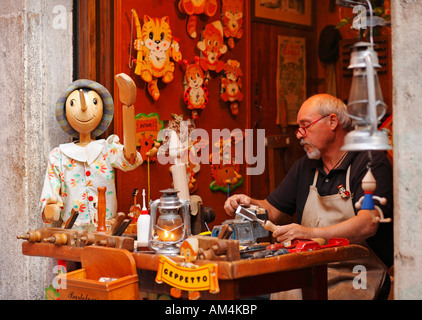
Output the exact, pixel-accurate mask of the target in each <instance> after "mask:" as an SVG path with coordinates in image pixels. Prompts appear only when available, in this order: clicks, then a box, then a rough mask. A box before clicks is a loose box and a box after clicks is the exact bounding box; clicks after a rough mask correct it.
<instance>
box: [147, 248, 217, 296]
mask: <svg viewBox="0 0 422 320" xmlns="http://www.w3.org/2000/svg"><path fill="white" fill-rule="evenodd" d="M155 281H156V282H157V283H163V282H165V283H167V284H168V285H170V286H172V287H174V288H177V289H179V290H184V291H206V290H208V291H209V292H210V293H219V292H220V287H219V285H218V265H217V264H215V263H209V264H206V265H203V266H198V267H197V268H190V267H184V266H182V265H179V264H177V263H176V262H174V261H173V260H171V259H170V258H168V257H166V256H160V257H159V264H158V270H157V275H156V277H155Z"/></svg>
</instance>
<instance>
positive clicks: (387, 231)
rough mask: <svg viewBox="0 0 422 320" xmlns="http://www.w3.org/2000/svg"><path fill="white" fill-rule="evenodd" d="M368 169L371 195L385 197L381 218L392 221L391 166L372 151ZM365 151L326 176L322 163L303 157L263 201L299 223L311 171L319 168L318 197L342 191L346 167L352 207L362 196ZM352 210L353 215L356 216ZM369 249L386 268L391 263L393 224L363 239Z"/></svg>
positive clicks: (378, 153) (382, 227) (365, 169)
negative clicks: (372, 188) (373, 184)
mask: <svg viewBox="0 0 422 320" xmlns="http://www.w3.org/2000/svg"><path fill="white" fill-rule="evenodd" d="M371 154H372V164H371V170H372V174H373V175H374V177H375V180H376V182H377V188H376V190H375V191H374V196H379V197H385V198H386V199H387V204H386V205H384V206H383V205H380V204H379V203H378V201H376V200H375V199H374V203H375V205H377V206H379V207H380V208H381V210H382V211H383V213H384V218H389V217H390V218H393V172H392V168H391V164H390V162H389V160H388V158H387V156H386V155H385V153H384V152H381V151H372V152H371ZM368 163H369V154H368V152H366V151H365V152H349V153H348V154H347V155H346V157H345V159H344V160H343V162H342V163H341V164H340V166H339V167H337V168H336V169H334V170H331V171H330V172H329V174H328V175H327V174H326V173H325V171H324V169H323V162H322V160H311V159H309V158H308V157H307V156H304V157H302V158H300V159H299V160H297V161H296V162H295V163H294V165H293V166H292V168H291V169H290V170H289V172H288V173H287V175H286V177H285V178H284V179H283V181H282V182H281V183H280V185H279V186H278V187H277V188H276V189H275V190H274V191H273V192H272V193H271V194H270V195H269V196H268V197H267V201H268V202H269V203H270V204H271V205H272V206H274V207H275V208H276V209H278V210H280V211H282V212H284V213H287V214H289V215H293V214H294V213H296V214H297V223H299V224H300V223H301V221H302V213H303V209H304V207H305V203H306V200H307V198H308V193H309V186H311V185H312V183H313V180H314V176H315V170H316V169H317V168H318V169H319V175H318V181H317V184H316V187H317V189H318V193H319V195H320V196H327V195H333V194H337V193H338V191H339V190H338V186H339V185H343V186H344V187H345V188H346V173H347V168H348V167H349V165H350V164H351V170H350V190H349V191H350V192H351V196H352V200H353V205H355V203H356V202H357V201H359V199H360V198H361V197H362V196H364V191H363V190H362V179H363V177H364V176H365V174H366V173H367V172H368V170H367V168H368ZM357 211H358V210H357V209H356V208H355V213H357ZM367 243H368V245H369V246H370V247H371V249H372V250H373V251H374V252H375V253H376V254H377V255H378V256H379V257H380V258H381V259H382V260H383V262H384V263H385V264H386V265H387V267H390V266H391V265H392V264H393V222H390V223H380V225H379V227H378V231H377V233H376V234H375V236H373V237H371V238H369V239H367Z"/></svg>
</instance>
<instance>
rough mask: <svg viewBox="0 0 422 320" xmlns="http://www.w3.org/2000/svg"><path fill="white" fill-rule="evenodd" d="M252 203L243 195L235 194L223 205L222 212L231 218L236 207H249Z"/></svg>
mask: <svg viewBox="0 0 422 320" xmlns="http://www.w3.org/2000/svg"><path fill="white" fill-rule="evenodd" d="M251 202H252V199H251V198H250V197H248V196H247V195H244V194H235V195H233V196H231V197H230V198H228V199H227V200H226V202H225V203H224V210H225V211H226V213H227V215H229V216H233V213H234V212H235V211H236V209H237V207H238V206H239V205H240V204H242V205H245V206H249V205H250V204H251Z"/></svg>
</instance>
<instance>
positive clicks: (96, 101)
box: [66, 89, 103, 134]
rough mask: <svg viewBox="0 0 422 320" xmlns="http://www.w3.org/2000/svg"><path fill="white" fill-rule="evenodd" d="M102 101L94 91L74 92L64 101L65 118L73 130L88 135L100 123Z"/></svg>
mask: <svg viewBox="0 0 422 320" xmlns="http://www.w3.org/2000/svg"><path fill="white" fill-rule="evenodd" d="M102 117H103V100H102V99H101V96H100V95H99V94H98V93H97V92H96V91H94V90H85V91H84V90H82V89H79V90H75V91H73V92H72V93H71V94H70V95H69V97H68V98H67V100H66V118H67V121H69V124H70V125H71V127H72V128H73V129H75V130H76V131H77V132H79V133H83V134H89V133H91V132H92V131H94V130H95V128H96V127H97V126H98V125H99V123H100V122H101V118H102Z"/></svg>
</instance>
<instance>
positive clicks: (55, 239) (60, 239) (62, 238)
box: [44, 233, 67, 246]
mask: <svg viewBox="0 0 422 320" xmlns="http://www.w3.org/2000/svg"><path fill="white" fill-rule="evenodd" d="M44 241H45V242H51V243H54V244H56V245H58V246H61V245H64V244H66V243H67V235H66V234H64V233H55V234H53V235H52V236H51V237H48V238H44Z"/></svg>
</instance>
